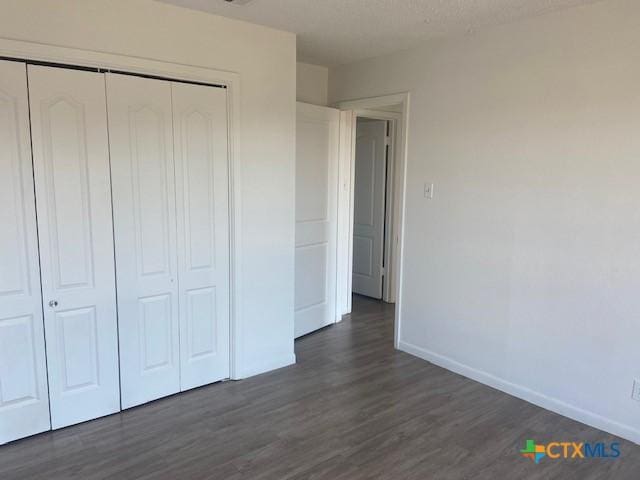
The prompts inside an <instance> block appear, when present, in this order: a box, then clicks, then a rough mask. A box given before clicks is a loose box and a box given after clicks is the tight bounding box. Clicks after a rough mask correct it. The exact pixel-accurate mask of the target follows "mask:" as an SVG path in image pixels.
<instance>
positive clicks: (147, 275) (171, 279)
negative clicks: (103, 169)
mask: <svg viewBox="0 0 640 480" xmlns="http://www.w3.org/2000/svg"><path fill="white" fill-rule="evenodd" d="M107 97H108V111H109V137H110V146H111V172H112V181H113V208H114V222H115V240H116V264H117V279H118V282H117V283H118V309H119V310H118V312H119V321H120V364H121V382H122V406H123V408H129V407H132V406H135V405H139V404H141V403H144V402H148V401H150V400H154V399H156V398H160V397H163V396H166V395H170V394H172V393H176V392H178V391H179V390H180V368H179V367H180V366H179V348H180V346H179V330H178V329H179V323H178V281H177V252H176V214H175V211H176V210H175V209H176V205H175V173H174V161H173V131H172V114H171V84H170V83H169V82H165V81H161V80H152V79H146V78H140V77H133V76H126V75H117V74H107Z"/></svg>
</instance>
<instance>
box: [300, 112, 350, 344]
mask: <svg viewBox="0 0 640 480" xmlns="http://www.w3.org/2000/svg"><path fill="white" fill-rule="evenodd" d="M339 115H340V114H339V111H338V110H335V109H333V108H327V107H318V106H315V105H308V104H304V103H298V107H297V132H296V249H295V250H296V251H295V263H296V269H295V272H296V273H295V275H296V277H295V336H296V337H299V336H301V335H305V334H307V333H309V332H312V331H314V330H317V329H319V328H322V327H324V326H326V325H329V324H331V323H334V322H335V320H336V254H337V251H336V249H337V235H336V233H337V228H336V227H337V202H338V177H337V175H338V173H337V172H338V154H339V152H338V150H339V143H338V142H339V128H340V123H339V122H340V118H339Z"/></svg>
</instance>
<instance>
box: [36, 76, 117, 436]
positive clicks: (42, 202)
mask: <svg viewBox="0 0 640 480" xmlns="http://www.w3.org/2000/svg"><path fill="white" fill-rule="evenodd" d="M28 74H29V98H30V108H31V122H32V136H33V158H34V170H35V180H36V197H37V212H38V230H39V241H40V260H41V267H42V292H43V296H44V304H45V310H44V318H45V326H46V342H47V360H48V375H49V390H50V402H51V422H52V425H53V427H54V428H59V427H64V426H67V425H71V424H74V423H78V422H82V421H85V420H89V419H92V418H96V417H100V416H103V415H108V414H110V413H114V412H117V411H118V410H119V409H120V392H119V378H118V344H117V316H116V297H115V272H114V256H113V228H112V220H111V219H112V216H111V185H110V177H109V149H108V133H107V118H106V102H105V90H104V76H103V75H102V74H99V73H94V72H85V71H78V70H68V69H62V68H51V67H42V66H32V65H30V66H29V67H28Z"/></svg>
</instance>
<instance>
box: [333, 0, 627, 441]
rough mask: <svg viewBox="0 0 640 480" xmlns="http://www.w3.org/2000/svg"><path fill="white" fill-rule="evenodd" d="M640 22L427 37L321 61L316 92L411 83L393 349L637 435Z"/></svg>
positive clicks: (610, 8) (594, 17)
mask: <svg viewBox="0 0 640 480" xmlns="http://www.w3.org/2000/svg"><path fill="white" fill-rule="evenodd" d="M638 18H640V2H637V0H609V1H605V2H602V3H596V4H593V5H589V6H584V7H580V8H576V9H572V10H566V11H564V12H560V13H555V14H551V15H547V16H542V17H537V18H533V19H530V20H527V21H523V22H519V23H517V24H511V25H504V26H501V27H498V28H494V29H490V30H487V31H484V32H480V33H477V34H475V35H473V36H470V37H465V38H459V39H449V40H440V41H437V42H433V43H429V44H426V45H423V46H421V47H418V48H415V49H412V50H409V51H406V52H402V53H398V54H394V55H390V56H386V57H382V58H377V59H372V60H368V61H363V62H360V63H357V64H353V65H349V66H344V67H338V68H335V69H332V70H331V71H330V96H329V100H330V102H335V101H338V100H346V99H353V98H361V97H368V96H376V95H382V94H390V93H397V92H402V91H410V95H411V97H410V124H409V145H408V172H407V193H406V230H405V233H406V236H405V246H404V259H405V262H404V272H403V276H402V284H403V292H402V297H401V302H402V320H401V334H400V340H401V342H402V348H403V349H405V350H408V351H410V352H412V353H414V354H417V355H420V356H422V357H423V358H427V359H430V360H432V361H434V362H436V363H439V364H441V365H444V366H446V367H448V368H451V369H453V370H456V371H459V372H462V373H463V374H465V375H468V376H471V377H473V378H476V379H479V380H480V381H484V382H486V383H489V384H492V385H494V386H496V387H498V388H501V389H503V390H507V391H510V392H512V393H514V394H516V395H518V396H521V397H524V398H526V399H529V400H531V401H534V402H536V403H538V404H541V405H543V406H546V407H547V408H550V409H554V410H556V411H559V412H561V413H564V414H567V415H569V416H572V417H574V418H577V419H580V420H582V421H585V422H588V423H590V424H592V425H595V426H598V427H600V428H603V429H607V430H609V431H611V432H614V433H617V434H620V435H623V436H625V437H627V438H629V439H632V440H634V441H636V442H640V403H638V402H635V401H633V400H631V398H630V394H631V388H632V380H633V378H640V348H639V346H638V345H639V343H638V342H640V187H639V179H640V62H638V61H637V58H638V52H640V29H639V28H638ZM425 182H433V183H435V198H434V199H433V200H426V199H425V198H424V196H423V188H424V187H423V185H424V183H425ZM525 422H526V419H523V423H525Z"/></svg>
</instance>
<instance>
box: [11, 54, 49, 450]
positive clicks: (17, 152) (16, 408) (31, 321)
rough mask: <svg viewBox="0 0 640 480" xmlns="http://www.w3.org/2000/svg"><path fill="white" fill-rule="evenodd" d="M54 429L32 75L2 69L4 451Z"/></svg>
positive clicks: (18, 66) (19, 66) (18, 68)
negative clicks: (36, 195) (36, 196)
mask: <svg viewBox="0 0 640 480" xmlns="http://www.w3.org/2000/svg"><path fill="white" fill-rule="evenodd" d="M50 428H51V424H50V422H49V392H48V391H47V370H46V361H45V346H44V326H43V319H42V299H41V296H40V269H39V265H38V236H37V233H36V213H35V202H34V195H33V171H32V168H31V145H30V138H29V104H28V100H27V70H26V65H25V64H24V63H17V62H7V61H0V444H3V443H6V442H10V441H12V440H16V439H18V438H22V437H26V436H29V435H33V434H35V433H39V432H43V431H45V430H49V429H50Z"/></svg>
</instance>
